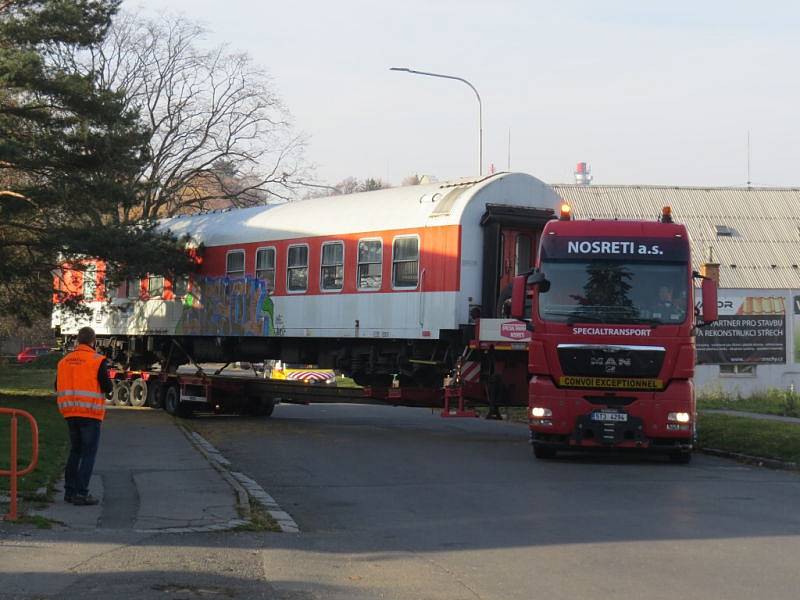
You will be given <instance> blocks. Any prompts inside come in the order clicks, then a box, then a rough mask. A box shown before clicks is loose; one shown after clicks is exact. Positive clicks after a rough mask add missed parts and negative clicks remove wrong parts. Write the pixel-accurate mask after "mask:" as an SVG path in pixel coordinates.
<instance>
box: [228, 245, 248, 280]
mask: <svg viewBox="0 0 800 600" xmlns="http://www.w3.org/2000/svg"><path fill="white" fill-rule="evenodd" d="M225 274H226V275H227V276H228V277H241V276H242V275H244V250H231V251H230V252H228V256H227V257H226V259H225Z"/></svg>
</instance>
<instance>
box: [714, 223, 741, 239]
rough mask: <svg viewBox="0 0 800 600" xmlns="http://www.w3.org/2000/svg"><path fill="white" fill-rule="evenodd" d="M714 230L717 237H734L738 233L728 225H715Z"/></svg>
mask: <svg viewBox="0 0 800 600" xmlns="http://www.w3.org/2000/svg"><path fill="white" fill-rule="evenodd" d="M714 229H716V231H717V237H733V234H734V233H736V232H735V231H734V229H733V228H732V227H728V226H727V225H714Z"/></svg>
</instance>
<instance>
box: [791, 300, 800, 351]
mask: <svg viewBox="0 0 800 600" xmlns="http://www.w3.org/2000/svg"><path fill="white" fill-rule="evenodd" d="M792 304H793V305H794V362H796V363H800V296H792Z"/></svg>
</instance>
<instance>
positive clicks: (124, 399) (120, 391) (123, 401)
mask: <svg viewBox="0 0 800 600" xmlns="http://www.w3.org/2000/svg"><path fill="white" fill-rule="evenodd" d="M111 399H112V400H113V402H114V404H115V405H116V406H129V405H130V403H131V386H130V384H129V383H128V382H127V381H115V382H114V391H113V392H112V393H111Z"/></svg>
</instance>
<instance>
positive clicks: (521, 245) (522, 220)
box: [481, 204, 554, 317]
mask: <svg viewBox="0 0 800 600" xmlns="http://www.w3.org/2000/svg"><path fill="white" fill-rule="evenodd" d="M553 217H554V215H553V211H552V210H550V209H540V208H529V207H523V206H508V205H500V204H488V205H487V206H486V212H485V213H484V215H483V218H482V219H481V225H482V227H483V244H484V246H483V290H482V297H481V314H482V316H484V317H497V316H500V314H499V311H500V308H501V304H502V299H501V296H503V295H504V292H505V291H506V290H507V289H510V285H511V282H512V280H513V278H514V277H515V276H516V275H518V274H520V273H524V272H526V271H527V270H528V269H530V268H531V267H532V266H533V264H534V263H535V262H536V251H537V249H538V247H539V238H540V236H541V232H542V229H543V228H544V224H545V223H547V221H549V220H550V219H552V218H553Z"/></svg>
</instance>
